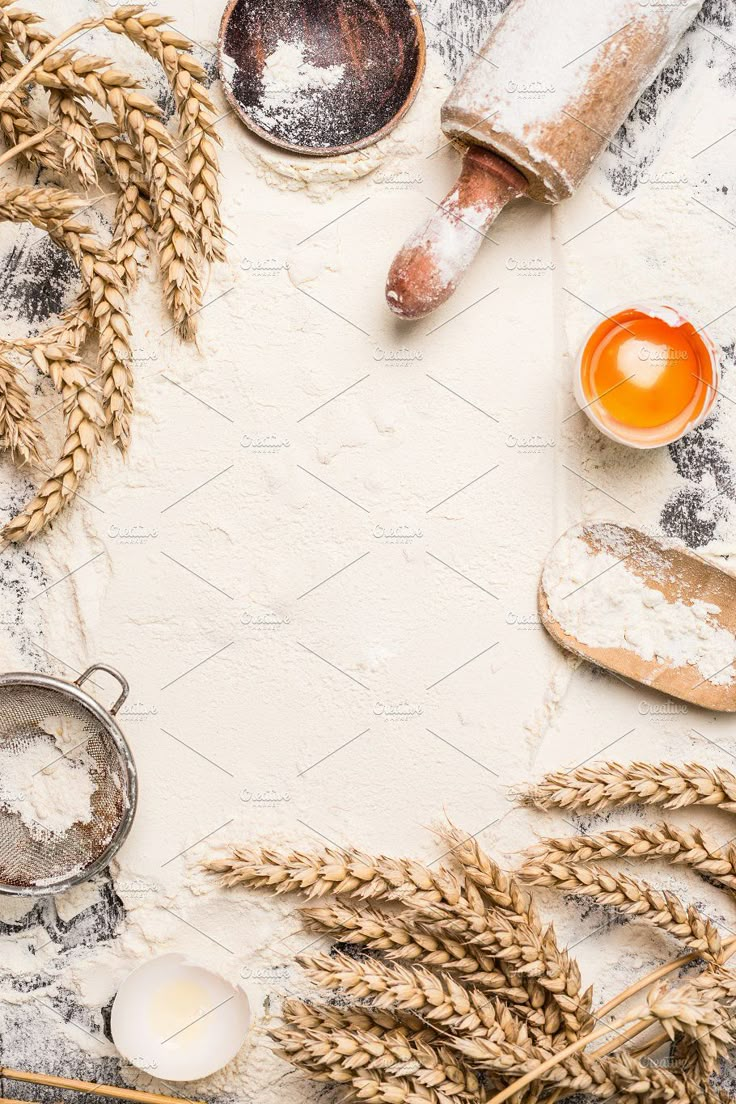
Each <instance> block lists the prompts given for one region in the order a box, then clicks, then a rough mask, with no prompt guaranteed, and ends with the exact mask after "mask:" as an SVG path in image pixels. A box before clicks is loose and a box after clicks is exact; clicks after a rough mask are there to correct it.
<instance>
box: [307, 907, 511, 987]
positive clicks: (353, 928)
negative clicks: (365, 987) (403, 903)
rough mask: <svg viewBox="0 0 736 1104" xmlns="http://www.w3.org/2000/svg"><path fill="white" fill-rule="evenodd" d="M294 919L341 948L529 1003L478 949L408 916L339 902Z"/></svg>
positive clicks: (308, 910) (312, 910)
mask: <svg viewBox="0 0 736 1104" xmlns="http://www.w3.org/2000/svg"><path fill="white" fill-rule="evenodd" d="M299 914H300V916H302V917H303V918H304V921H305V924H306V926H307V927H311V928H312V929H313V930H316V931H322V932H326V933H328V934H330V935H333V936H335V937H336V938H337V939H339V940H340V942H342V943H351V944H354V945H356V946H361V947H366V948H367V949H369V950H372V951H386V952H387V953H388V954H389V957H390V958H392V959H397V960H402V961H407V962H419V963H421V965H423V966H432V967H435V968H437V969H442V970H448V971H449V972H450V973H455V974H458V975H460V977H462V978H463V979H464V980H465V981H468V982H471V983H472V984H473V985H475V986H477V987H478V988H480V989H488V990H492V991H493V992H494V993H495V994H496V995H497V996H502V997H503V998H504V999H505V1000H510V1001H512V1002H514V1003H526V1002H527V1001H528V996H527V993H526V991H525V990H524V989H522V988H520V987H517V988H516V989H514V988H512V987H510V986H509V985H508V981H507V978H506V976H505V975H504V974H503V973H501V971H500V970H497V969H495V967H494V965H493V961H492V960H491V959H490V958H489V957H488V956H485V955H483V953H482V952H481V951H479V950H478V949H477V948H474V947H468V946H467V945H464V944H462V943H459V942H457V940H454V939H450V938H442V937H438V936H435V935H432V934H429V933H428V932H426V931H425V930H423V929H422V927H421V925H418V924H416V923H412V920H411V917H409V916H405V915H393V914H392V915H389V914H386V913H383V912H380V911H379V910H378V909H372V908H362V909H357V908H354V907H352V906H351V905H347V904H342V903H340V902H338V903H336V904H334V905H328V906H321V907H319V908H303V909H300V910H299Z"/></svg>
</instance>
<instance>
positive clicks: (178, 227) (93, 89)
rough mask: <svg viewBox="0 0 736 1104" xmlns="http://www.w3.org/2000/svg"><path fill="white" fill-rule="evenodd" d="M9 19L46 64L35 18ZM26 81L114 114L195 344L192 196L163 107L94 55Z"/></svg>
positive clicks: (51, 62)
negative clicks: (137, 161) (144, 180)
mask: <svg viewBox="0 0 736 1104" xmlns="http://www.w3.org/2000/svg"><path fill="white" fill-rule="evenodd" d="M10 15H12V23H11V21H10V18H9V15H8V13H3V18H4V19H5V21H6V22H8V23H10V25H11V26H12V28H13V29H14V30H16V34H15V36H14V37H16V40H17V41H18V42H19V44H20V46H21V48H22V49H23V51H24V53H25V55H26V56H27V57H29V58H30V59H31V61H33V60H34V58H38V57H41V56H42V55H43V51H44V48H45V47H47V46H48V45H49V42H50V41H51V36H50V35H49V33H48V32H47V31H44V30H42V29H40V28H39V27H37V26H36V17H35V16H34V15H33V13H30V12H26V11H22V10H20V9H13V11H12V12H11V13H10ZM114 15H115V13H114V12H113V13H112V16H113V18H114ZM28 79H29V80H31V79H32V80H35V81H36V82H37V83H38V84H39V85H41V86H42V87H44V88H46V89H49V90H50V91H58V92H62V93H66V94H68V95H70V96H72V97H74V98H76V99H77V100H80V99H84V98H89V99H91V100H93V101H94V102H95V103H97V104H99V105H100V106H101V107H103V108H106V109H109V110H110V111H111V112H112V115H113V118H114V120H115V123H116V126H117V127H118V130H119V132H120V133H121V134H122V133H127V134H128V136H129V138H130V141H131V142H132V143H133V145H134V146H135V148H136V150H137V151H138V153H139V155H140V157H141V160H142V163H143V166H144V169H145V173H146V176H147V177H148V179H149V180H150V182H151V199H152V202H153V207H154V210H155V212H156V226H157V231H158V241H157V244H158V252H159V260H160V263H161V269H162V273H163V276H164V292H165V296H166V301H167V303H168V305H169V308H170V310H171V312H172V315H173V317H174V320H175V324H176V327H177V329H178V331H179V333H180V334H181V336H182V337H184V338H185V339H191V338H193V337H194V334H195V330H196V325H195V319H194V315H195V314H196V312H197V310H198V309H199V306H200V305H201V300H202V288H201V284H200V277H199V273H198V271H197V266H196V256H195V250H194V247H193V238H194V233H195V231H194V225H193V222H192V216H191V204H192V197H191V193H190V192H189V189H188V187H187V184H186V180H185V178H184V174H183V169H182V166H181V164H180V163H179V161H178V160H177V159H176V157H175V155H174V153H173V148H174V142H173V139H172V137H171V135H170V134H169V132H168V130H167V129H166V127H165V126H163V124H162V123H161V122H160V120H159V118H158V116H159V115H160V111H159V108H158V107H157V106H156V104H155V103H154V102H153V101H152V100H151V99H150V98H149V97H148V96H145V95H144V94H143V93H142V92H141V91H140V89H139V85H138V82H137V81H135V80H134V79H133V78H132V77H130V76H128V75H127V74H125V73H123V72H121V71H120V70H119V69H115V68H114V67H112V66H109V65H108V64H107V63H106V61H105V59H103V58H99V57H95V56H92V55H79V56H76V57H75V56H74V54H73V52H72V51H68V50H65V51H60V50H57V52H55V53H52V54H51V55H50V56H48V57H44V58H43V60H41V61H40V62H39V63H38V65H37V67H36V69H35V71H34V72H33V73H31V74H30V75H29V76H28Z"/></svg>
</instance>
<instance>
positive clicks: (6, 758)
mask: <svg viewBox="0 0 736 1104" xmlns="http://www.w3.org/2000/svg"><path fill="white" fill-rule="evenodd" d="M95 789H96V784H95V782H93V780H92V778H91V777H90V774H89V771H88V770H86V769H85V768H84V767H83V766H81V765H80V764H78V763H72V762H70V760H69V759H67V758H64V757H63V756H60V753H59V749H58V747H57V746H56V745H54V744H53V743H52V742H51V741H50V740H43V739H37V738H36V739H30V740H25V741H23V743H22V746H21V747H20V748H19V747H17V746H15V745H13V744H11V745H10V746H3V747H2V748H1V749H0V804H2V806H3V807H4V808H5V809H6V810H8V811H10V812H13V813H17V814H18V816H19V817H20V819H21V820H22V821H23V823H24V824H25V825H26V827H27V828H28V830H29V832H30V834H31V835H32V836H33V837H34V838H35V839H45V838H48V837H49V836H50V835H51V836H58V835H63V834H64V833H65V832H67V831H68V830H69V829H70V828H71V827H72V825H73V824H86V823H88V822H89V821H90V820H91V818H92V804H91V799H92V794H93V793H94V791H95Z"/></svg>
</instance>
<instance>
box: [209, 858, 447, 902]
mask: <svg viewBox="0 0 736 1104" xmlns="http://www.w3.org/2000/svg"><path fill="white" fill-rule="evenodd" d="M205 869H206V870H208V871H210V873H213V874H219V875H220V876H221V880H222V884H223V885H225V886H236V885H247V886H250V887H251V888H254V889H269V890H271V891H272V892H273V893H304V894H305V895H306V896H307V898H309V899H312V898H315V897H325V896H332V895H334V896H338V897H355V898H359V899H361V900H369V899H373V900H375V899H381V898H383V899H385V900H407V899H409V898H411V899H416V900H425V901H447V902H448V903H452V902H453V901H457V900H459V899H460V898H461V897H462V889H463V887H462V885H461V883H460V881H459V880H458V879H457V878H456V877H455V876H454V875H452V874H451V873H450V872H449V871H446V870H436V871H435V870H431V869H430V868H429V867H427V866H424V865H423V864H422V863H419V862H415V861H414V860H412V859H395V858H389V857H388V856H386V855H367V854H365V853H364V852H362V851H342V850H337V849H336V848H332V847H325V848H324V849H323V850H321V851H312V852H310V851H286V852H283V851H276V850H274V849H273V848H270V847H234V848H233V849H232V851H231V852H230V854H229V855H227V856H225V857H223V858H217V859H211V860H210V861H208V862H207V863H205Z"/></svg>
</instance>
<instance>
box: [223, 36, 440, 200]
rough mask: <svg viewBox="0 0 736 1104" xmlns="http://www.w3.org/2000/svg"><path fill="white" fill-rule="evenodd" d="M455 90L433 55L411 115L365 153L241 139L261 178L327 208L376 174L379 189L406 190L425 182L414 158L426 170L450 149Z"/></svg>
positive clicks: (244, 136) (245, 136) (432, 53)
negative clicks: (444, 110)
mask: <svg viewBox="0 0 736 1104" xmlns="http://www.w3.org/2000/svg"><path fill="white" fill-rule="evenodd" d="M449 91H450V83H449V81H448V80H447V78H446V76H445V74H444V70H443V66H442V60H441V58H440V57H439V55H438V54H437V53H436V51H434V50H429V51H428V52H427V62H426V68H425V72H424V78H423V80H422V85H421V88H420V89H419V92H418V94H417V98H416V100H415V102H414V103H413V104H412V106H411V108H410V109H409V111H408V112H407V114H406V116H405V117H404V118H403V119H401V121H400V122H399V123H398V124H397V125H396V127H395V128H394V129H393V130H392V131H390V132H389V133H388V134H387V135H386V137H385V138H381V139H380V141H378V142H375V143H373V144H372V145H369V146H366V147H365V149H361V150H356V151H355V152H353V153H344V154H340V155H339V156H336V157H329V158H324V157H308V156H298V155H294V154H292V153H289V152H288V151H286V150H280V149H277V148H276V147H275V146H273V147H272V146H269V145H267V144H266V143H264V142H260V141H259V140H258V139H256V138H254V137H253V136H252V135H249V134H248V132H247V131H246V130H245V129H244V128H242V127H241V128H240V129H239V133H237V134H236V135H235V140H236V141H237V142H238V145H239V146H240V148H241V150H242V152H243V153H244V154H245V156H246V157H247V158H248V160H249V161H250V162H251V163H252V164H253V165H254V167H255V169H256V171H257V173H258V175H259V176H260V177H262V178H263V179H264V180H266V181H267V183H268V184H270V185H271V186H273V187H276V188H278V189H279V190H280V191H303V192H305V193H306V194H307V195H308V196H309V197H310V198H311V199H314V200H316V201H317V202H321V203H324V202H326V201H327V200H329V199H330V198H331V197H332V196H333V195H334V194H335V192H337V191H339V190H341V189H343V188H346V187H347V186H348V185H349V184H350V183H351V182H352V181H357V180H361V179H363V178H365V177H370V176H372V175H374V174H375V180H376V183H377V185H378V186H385V187H387V188H394V189H396V190H400V189H402V188H406V187H408V186H411V185H412V184H418V183H421V178H422V176H423V171H422V172H420V173H419V174H417V177H416V178H415V176H414V175H413V174H412V173H411V172H409V170H408V169H407V168H406V166H407V165H409V164H410V163H411V161H412V159H416V160H417V161H418V162H419V164H420V165H421V161H422V160H423V159H424V158H426V157H427V156H428V151H429V152H430V153H431V152H432V151H433V150H439V149H441V148H442V147H443V146H444V147H445V148H446V140H445V139H443V137H442V133H441V130H440V121H439V115H440V106H441V104H442V103H443V101H444V100H445V98H446V97H447V94H448V92H449ZM381 178H383V179H381Z"/></svg>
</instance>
